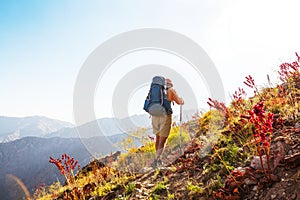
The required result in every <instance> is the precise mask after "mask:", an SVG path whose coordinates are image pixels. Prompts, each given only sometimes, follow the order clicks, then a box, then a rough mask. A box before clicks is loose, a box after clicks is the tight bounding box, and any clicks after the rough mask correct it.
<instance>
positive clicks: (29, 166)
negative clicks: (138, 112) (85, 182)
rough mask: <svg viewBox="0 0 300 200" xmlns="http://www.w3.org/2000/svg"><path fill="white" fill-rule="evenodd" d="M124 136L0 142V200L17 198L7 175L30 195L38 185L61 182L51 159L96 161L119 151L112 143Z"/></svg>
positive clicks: (16, 188) (84, 163)
mask: <svg viewBox="0 0 300 200" xmlns="http://www.w3.org/2000/svg"><path fill="white" fill-rule="evenodd" d="M125 137H126V135H124V134H122V135H114V136H108V137H105V136H102V137H100V136H99V137H93V138H81V139H79V138H57V137H56V138H38V137H25V138H22V139H18V140H15V141H12V142H7V143H0V163H1V164H0V188H1V189H0V199H1V200H11V199H16V198H15V197H14V196H13V195H14V194H15V193H16V191H17V190H18V189H19V188H20V186H19V185H18V184H16V181H15V180H12V179H10V178H9V176H7V175H8V174H12V175H14V176H16V177H18V178H19V179H20V180H21V181H22V182H23V183H24V184H25V185H26V187H27V188H28V190H29V191H30V192H31V193H32V192H33V191H34V186H36V185H39V184H40V183H44V184H46V185H50V184H51V183H53V182H54V181H57V180H60V181H61V182H62V183H63V180H64V179H63V177H62V175H60V174H59V171H58V169H57V168H56V167H55V166H54V165H53V164H51V163H49V157H50V156H52V157H53V158H58V157H61V155H62V154H64V153H67V154H68V155H70V156H71V157H74V158H75V159H76V160H78V161H79V163H80V165H81V166H85V165H86V164H87V163H88V162H89V161H90V160H91V159H92V158H93V156H94V155H97V157H98V158H99V157H100V156H101V155H106V154H109V153H111V152H115V151H117V150H119V149H118V148H117V147H116V146H114V145H113V144H115V143H120V142H121V141H122V140H123V139H124V138H125ZM87 147H88V148H87Z"/></svg>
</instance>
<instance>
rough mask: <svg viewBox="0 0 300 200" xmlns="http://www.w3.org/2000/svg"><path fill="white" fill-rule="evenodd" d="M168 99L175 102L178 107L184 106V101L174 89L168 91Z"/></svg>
mask: <svg viewBox="0 0 300 200" xmlns="http://www.w3.org/2000/svg"><path fill="white" fill-rule="evenodd" d="M167 98H168V100H169V101H175V103H177V104H178V105H183V104H184V101H183V99H182V98H180V97H179V96H178V95H177V92H176V90H175V89H174V88H169V89H168V90H167Z"/></svg>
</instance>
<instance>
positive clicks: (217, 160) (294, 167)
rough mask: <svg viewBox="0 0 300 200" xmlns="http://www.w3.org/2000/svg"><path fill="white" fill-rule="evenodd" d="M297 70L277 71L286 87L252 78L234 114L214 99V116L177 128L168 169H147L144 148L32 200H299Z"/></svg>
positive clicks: (288, 66) (94, 165)
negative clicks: (265, 84)
mask: <svg viewBox="0 0 300 200" xmlns="http://www.w3.org/2000/svg"><path fill="white" fill-rule="evenodd" d="M296 55H297V54H296ZM299 63H300V57H299V56H298V55H297V60H296V61H295V62H293V63H283V64H282V65H280V69H279V71H278V73H279V75H280V81H281V82H280V83H279V84H277V85H272V84H271V83H269V87H265V88H262V89H260V90H259V89H258V86H257V85H256V84H255V81H254V79H253V77H251V76H250V75H249V76H247V77H246V79H245V81H244V84H245V85H246V86H247V87H249V88H251V89H252V90H253V92H254V94H255V95H254V96H252V97H250V98H246V95H247V94H246V92H245V91H244V89H243V88H238V90H237V91H236V92H234V94H233V97H232V99H233V100H232V102H231V104H230V105H229V106H226V105H225V104H224V103H222V102H218V101H217V100H213V99H209V101H208V104H209V106H210V107H211V110H210V111H208V112H206V113H204V114H203V115H195V116H194V118H193V119H192V120H191V121H189V122H187V123H185V124H183V126H182V127H179V126H176V125H174V126H173V127H172V129H171V132H170V135H169V138H168V141H167V146H166V149H165V151H164V153H163V158H162V161H163V163H164V165H163V166H161V167H159V168H156V169H153V168H151V167H150V165H151V162H152V161H153V158H154V156H155V152H154V143H153V141H151V140H149V141H144V142H143V146H141V147H139V148H129V149H128V152H127V153H123V154H121V155H119V154H116V155H111V156H109V157H106V159H104V160H103V159H102V160H94V161H92V162H90V163H89V164H88V165H87V166H86V167H84V168H83V169H82V170H80V171H79V173H77V175H76V177H74V178H72V177H69V178H70V180H72V181H70V183H69V184H65V185H56V187H54V186H53V185H52V186H53V187H52V188H51V187H43V188H40V189H39V190H37V191H36V193H35V195H34V197H33V198H34V199H220V200H221V199H228V200H235V199H249V200H250V199H291V200H296V199H300V76H299V75H300V73H299V68H300V65H299ZM180 128H182V129H180ZM181 130H182V135H183V147H182V148H183V149H184V151H183V152H182V151H181V150H180V146H179V139H180V137H179V133H180V132H181ZM126 141H127V144H128V146H130V140H129V139H128V140H126ZM181 152H182V153H181Z"/></svg>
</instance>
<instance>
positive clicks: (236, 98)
mask: <svg viewBox="0 0 300 200" xmlns="http://www.w3.org/2000/svg"><path fill="white" fill-rule="evenodd" d="M245 96H246V92H245V90H244V89H243V88H238V90H237V91H235V92H234V94H233V98H234V101H237V102H241V101H242V100H243V99H244V97H245Z"/></svg>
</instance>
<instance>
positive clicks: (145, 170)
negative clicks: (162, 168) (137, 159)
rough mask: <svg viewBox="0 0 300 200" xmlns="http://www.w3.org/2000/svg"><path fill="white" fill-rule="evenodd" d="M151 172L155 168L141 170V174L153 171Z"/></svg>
mask: <svg viewBox="0 0 300 200" xmlns="http://www.w3.org/2000/svg"><path fill="white" fill-rule="evenodd" d="M151 170H153V168H152V167H143V168H142V169H141V171H140V172H141V173H147V172H149V171H151Z"/></svg>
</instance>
